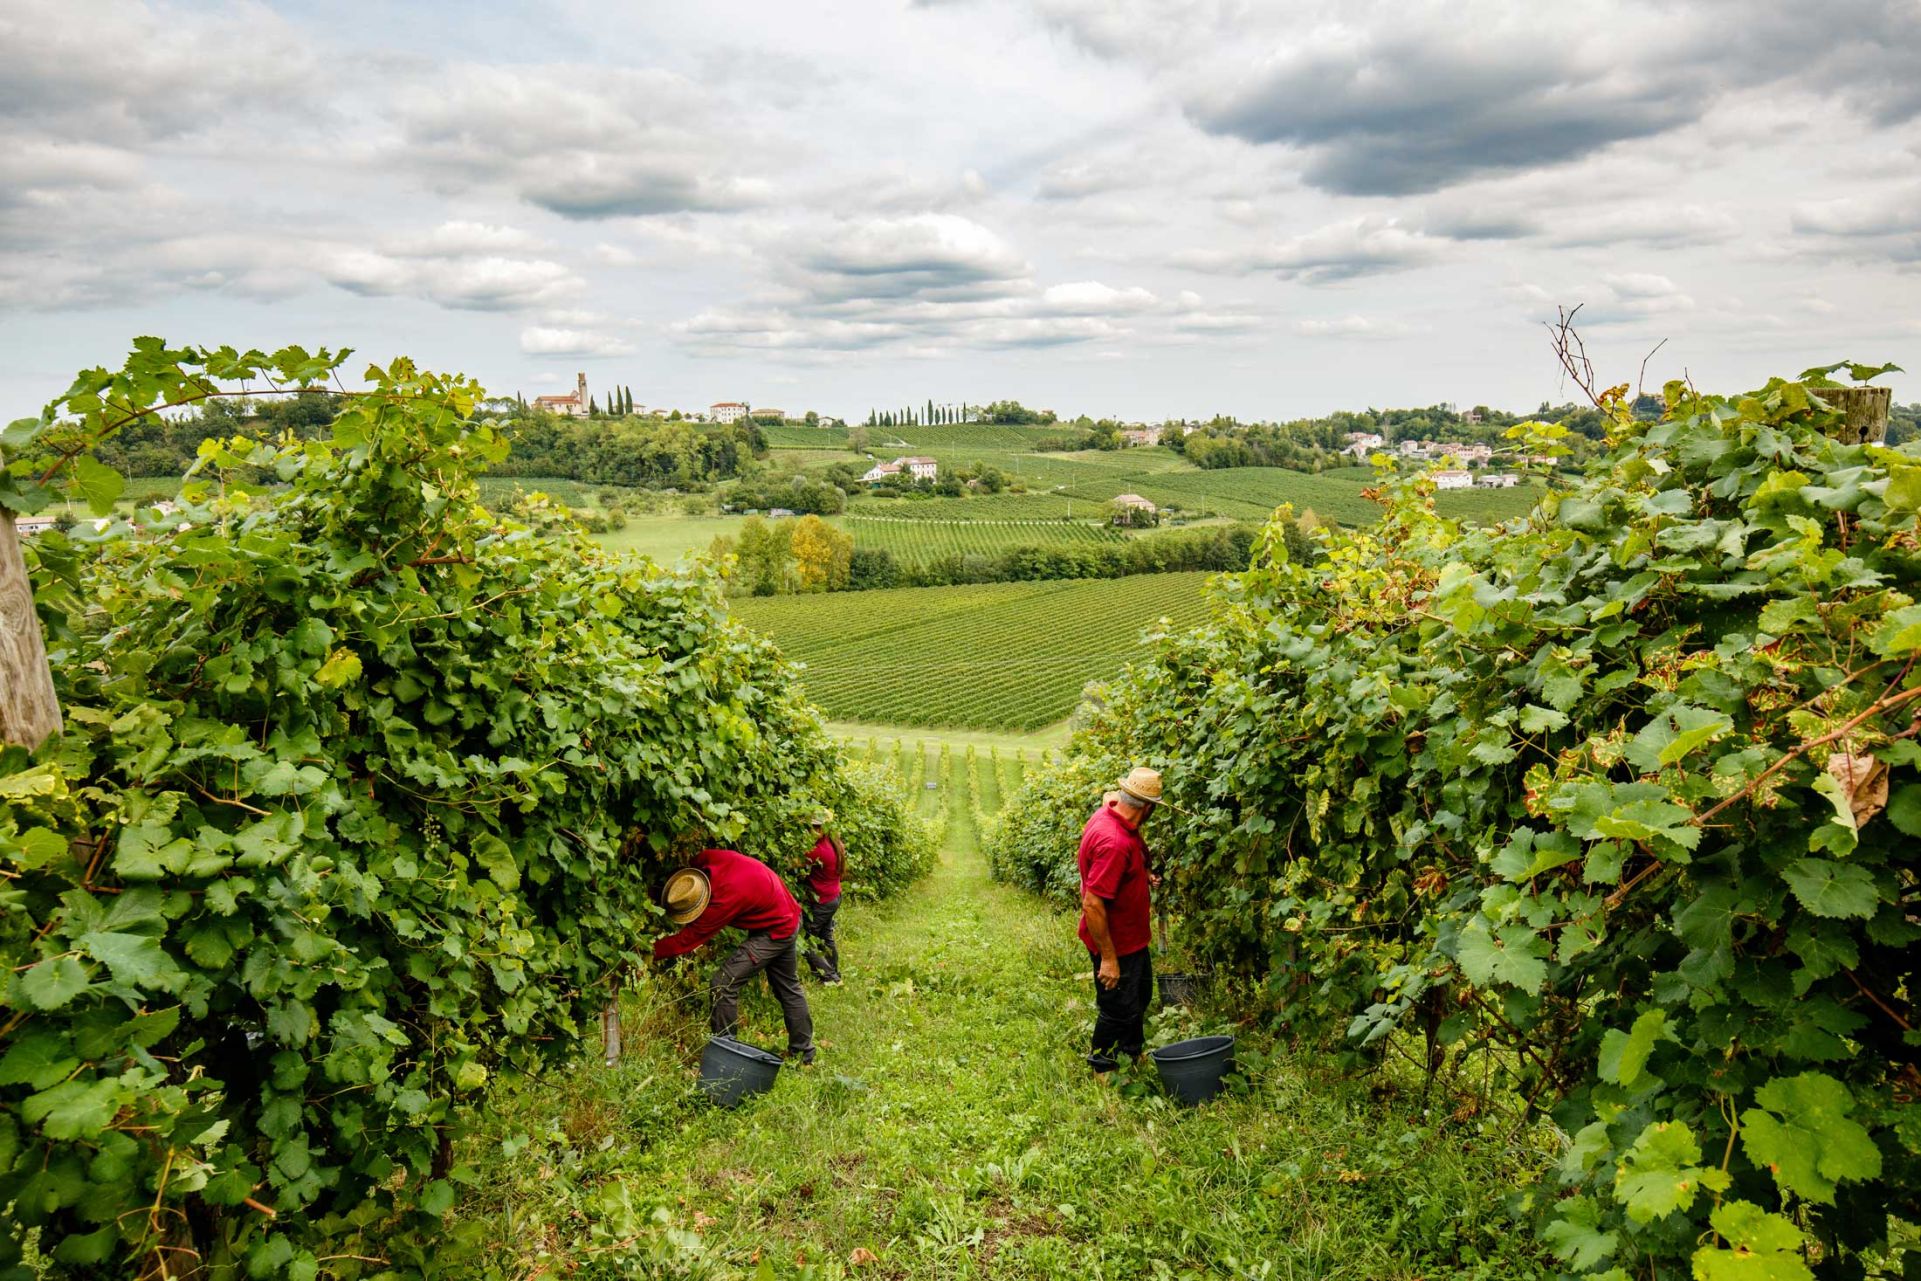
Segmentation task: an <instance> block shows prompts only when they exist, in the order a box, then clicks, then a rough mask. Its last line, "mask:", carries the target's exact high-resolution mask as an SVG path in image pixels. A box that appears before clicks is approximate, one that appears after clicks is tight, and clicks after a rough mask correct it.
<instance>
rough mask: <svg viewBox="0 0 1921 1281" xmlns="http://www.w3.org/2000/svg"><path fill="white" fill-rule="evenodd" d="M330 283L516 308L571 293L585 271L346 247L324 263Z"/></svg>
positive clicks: (448, 302)
mask: <svg viewBox="0 0 1921 1281" xmlns="http://www.w3.org/2000/svg"><path fill="white" fill-rule="evenodd" d="M320 270H321V275H322V276H323V277H324V278H325V279H326V280H327V282H328V283H330V284H333V285H337V286H339V287H340V288H342V289H345V290H347V291H349V292H351V293H356V294H363V295H367V296H370V297H391V296H395V295H400V296H406V297H414V298H423V299H426V300H427V301H429V302H432V303H437V304H438V305H440V306H442V307H452V308H455V309H458V310H471V311H511V310H514V309H516V308H520V307H530V306H535V305H538V304H540V303H547V302H554V301H557V300H560V299H565V298H570V297H573V296H574V295H576V294H577V293H579V291H580V289H581V284H582V282H581V280H580V277H578V276H576V275H575V274H574V273H573V272H572V271H570V270H568V269H567V268H566V267H563V266H562V265H561V264H559V263H557V262H550V261H548V260H546V259H540V258H502V257H498V256H492V255H490V256H486V257H457V258H420V257H412V256H405V255H396V254H387V253H380V252H377V251H374V250H365V249H343V250H338V251H336V252H334V253H333V254H331V255H329V256H328V257H327V258H326V259H325V260H324V261H323V263H322V264H321V268H320Z"/></svg>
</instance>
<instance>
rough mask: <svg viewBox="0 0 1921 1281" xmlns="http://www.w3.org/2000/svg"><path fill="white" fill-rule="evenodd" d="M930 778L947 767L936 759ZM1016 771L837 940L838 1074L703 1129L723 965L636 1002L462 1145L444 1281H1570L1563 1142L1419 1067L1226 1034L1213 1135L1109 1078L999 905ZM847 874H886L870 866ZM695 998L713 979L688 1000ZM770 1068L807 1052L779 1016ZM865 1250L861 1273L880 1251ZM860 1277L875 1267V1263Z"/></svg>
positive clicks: (1256, 1035)
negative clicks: (996, 834) (1419, 1073)
mask: <svg viewBox="0 0 1921 1281" xmlns="http://www.w3.org/2000/svg"><path fill="white" fill-rule="evenodd" d="M924 759H926V760H927V761H928V763H929V764H930V765H938V763H939V761H940V757H939V755H938V753H937V752H935V751H928V752H926V753H925V754H924ZM996 765H998V766H999V767H1000V768H999V771H998V777H997V778H996V780H995V782H996V784H997V785H998V794H999V796H1001V797H1003V798H1004V797H1006V795H1007V790H1006V780H1007V771H1006V765H1007V762H1006V760H1005V758H1002V759H1000V760H998V761H997V760H996V759H995V758H994V757H993V756H990V755H989V754H988V753H986V752H977V753H975V754H974V755H973V756H972V757H969V756H968V755H967V754H966V753H965V752H963V751H952V752H949V753H948V755H947V757H946V767H945V772H944V774H941V775H939V776H938V777H939V778H940V779H941V781H942V783H943V787H942V788H941V791H942V794H943V802H944V812H945V813H946V814H947V815H948V816H949V826H948V829H947V839H946V842H945V852H944V854H943V857H942V861H941V864H940V866H939V868H938V869H937V871H936V872H935V873H934V874H933V876H931V877H930V878H929V879H928V880H927V881H926V882H925V883H923V884H922V885H920V886H918V887H916V888H914V889H913V890H910V891H909V892H908V893H907V894H906V895H905V896H903V897H902V898H901V899H899V900H896V901H895V902H892V903H889V904H883V905H879V906H874V905H869V904H863V903H852V904H850V905H849V906H848V907H846V908H844V909H843V911H842V915H841V956H842V964H843V968H844V969H845V971H846V974H847V982H846V984H845V985H844V986H842V987H839V988H832V989H822V988H819V987H815V986H813V985H812V984H810V985H809V993H808V995H809V1000H810V1002H811V1004H812V1007H813V1012H814V1018H815V1024H816V1035H817V1038H818V1040H819V1042H820V1047H821V1059H820V1062H819V1064H818V1065H817V1066H816V1067H814V1068H812V1069H804V1070H803V1069H799V1068H793V1067H789V1068H786V1069H783V1070H782V1072H781V1074H780V1079H779V1080H778V1081H777V1082H776V1084H775V1087H774V1089H773V1090H772V1091H771V1092H770V1093H768V1094H766V1095H764V1096H761V1097H758V1098H755V1099H751V1100H749V1101H748V1102H747V1103H745V1104H744V1105H743V1106H742V1107H740V1108H739V1109H737V1110H735V1111H732V1112H723V1111H720V1110H718V1109H714V1108H711V1107H708V1106H705V1105H703V1104H701V1103H700V1102H698V1100H697V1097H696V1094H695V1090H694V1085H693V1075H694V1072H693V1066H692V1065H693V1064H694V1063H695V1062H696V1060H697V1059H698V1057H699V1052H700V1047H701V1045H702V1044H703V1043H704V1041H705V1040H706V1027H705V1011H706V994H705V992H704V990H703V989H702V987H701V986H700V983H701V982H702V981H703V980H704V978H705V975H706V973H707V972H708V971H709V970H710V969H711V968H712V966H713V965H714V964H715V963H716V962H717V961H718V960H719V959H720V953H719V952H718V950H717V949H715V948H713V947H709V948H708V949H706V951H705V952H704V953H703V954H701V955H699V956H698V957H697V959H696V962H695V963H694V964H693V965H691V966H683V967H682V971H683V973H680V974H678V975H676V976H674V977H672V978H668V979H665V980H643V982H642V983H641V984H640V985H639V986H638V987H637V988H635V989H632V990H630V991H629V992H628V994H627V995H626V997H625V998H624V1000H623V1002H622V1008H623V1024H624V1026H625V1029H626V1034H627V1043H628V1047H629V1053H628V1055H627V1056H626V1057H625V1058H623V1059H622V1060H621V1061H620V1062H618V1063H617V1064H616V1065H614V1066H613V1067H611V1068H603V1067H602V1066H601V1065H600V1063H599V1061H598V1057H597V1056H594V1057H593V1058H591V1059H590V1060H589V1061H587V1062H583V1063H582V1064H580V1065H579V1066H577V1067H575V1068H573V1069H571V1070H563V1071H560V1072H557V1073H555V1074H553V1075H551V1076H549V1077H547V1078H545V1079H542V1080H530V1079H514V1080H508V1081H503V1082H501V1083H500V1084H498V1085H497V1086H496V1087H495V1088H494V1089H493V1091H492V1093H491V1095H490V1097H489V1099H488V1102H487V1107H486V1109H485V1111H484V1114H483V1117H482V1123H481V1127H480V1130H479V1132H478V1133H477V1134H475V1135H474V1136H472V1137H471V1138H470V1139H468V1140H467V1141H466V1142H465V1143H463V1144H462V1146H461V1148H460V1150H459V1151H458V1153H457V1156H458V1158H459V1161H458V1165H457V1173H456V1177H457V1178H461V1179H464V1180H465V1184H466V1186H465V1187H464V1188H463V1191H462V1194H461V1201H460V1204H459V1206H458V1208H457V1209H456V1211H455V1215H454V1220H453V1222H452V1224H451V1230H450V1231H449V1232H448V1233H447V1246H446V1249H445V1250H444V1251H443V1252H441V1253H440V1254H438V1255H437V1256H436V1258H435V1259H434V1260H433V1261H432V1262H433V1264H434V1265H435V1268H434V1269H433V1270H432V1275H438V1276H447V1277H473V1278H479V1279H481V1281H505V1279H506V1278H532V1277H561V1276H564V1277H572V1278H578V1279H580V1281H602V1279H609V1281H611V1279H612V1278H629V1277H644V1278H662V1279H665V1278H675V1279H677V1281H678V1279H680V1278H686V1279H687V1281H762V1279H763V1278H778V1279H788V1278H792V1279H796V1281H798V1279H800V1278H811V1279H812V1281H845V1279H847V1278H898V1279H903V1281H904V1279H907V1278H914V1279H916V1281H918V1279H919V1278H962V1277H967V1278H996V1279H999V1281H1030V1279H1031V1281H1040V1279H1043V1278H1047V1279H1052V1278H1060V1277H1081V1278H1087V1279H1088V1281H1134V1279H1135V1278H1221V1279H1223V1281H1225V1279H1227V1278H1263V1279H1272V1281H1279V1279H1280V1278H1308V1277H1313V1278H1324V1279H1326V1281H1374V1279H1376V1278H1380V1279H1385V1281H1413V1279H1414V1278H1426V1279H1427V1281H1465V1279H1467V1278H1499V1279H1503V1281H1505V1279H1507V1278H1532V1277H1541V1276H1546V1275H1549V1274H1551V1273H1552V1271H1553V1269H1552V1267H1551V1266H1549V1261H1548V1260H1546V1259H1545V1258H1544V1257H1543V1253H1542V1252H1541V1251H1540V1250H1539V1249H1538V1248H1536V1247H1534V1246H1533V1245H1531V1244H1530V1241H1529V1237H1528V1234H1527V1233H1526V1231H1525V1230H1524V1229H1522V1228H1519V1227H1517V1225H1515V1224H1514V1223H1513V1222H1512V1221H1511V1220H1510V1219H1509V1217H1508V1215H1507V1213H1506V1211H1505V1209H1504V1201H1505V1198H1506V1196H1507V1195H1508V1193H1509V1191H1510V1189H1511V1185H1512V1184H1513V1183H1514V1182H1515V1181H1516V1180H1517V1179H1519V1178H1521V1177H1524V1176H1526V1175H1528V1174H1531V1173H1533V1172H1536V1171H1538V1170H1539V1169H1540V1168H1541V1167H1542V1166H1544V1165H1546V1164H1548V1163H1550V1162H1551V1161H1552V1159H1553V1155H1552V1154H1553V1153H1554V1151H1555V1150H1556V1144H1555V1142H1554V1140H1553V1138H1552V1137H1551V1136H1550V1135H1548V1134H1547V1133H1545V1132H1544V1131H1543V1130H1541V1129H1535V1128H1527V1127H1523V1126H1520V1125H1518V1124H1516V1119H1515V1118H1514V1117H1512V1116H1510V1115H1502V1114H1498V1113H1490V1112H1489V1111H1488V1110H1487V1109H1486V1107H1485V1105H1484V1103H1483V1101H1482V1100H1480V1099H1478V1098H1477V1097H1476V1096H1475V1095H1474V1094H1473V1093H1472V1092H1471V1091H1470V1090H1469V1089H1468V1088H1467V1087H1466V1086H1465V1085H1464V1084H1463V1083H1462V1082H1459V1081H1451V1082H1450V1081H1444V1082H1443V1083H1442V1084H1441V1085H1440V1086H1439V1087H1437V1090H1436V1093H1435V1095H1434V1097H1433V1098H1432V1099H1429V1100H1426V1101H1425V1102H1427V1103H1428V1104H1430V1105H1431V1106H1429V1107H1427V1108H1425V1109H1424V1108H1423V1106H1422V1105H1423V1102H1424V1100H1423V1099H1422V1098H1421V1097H1420V1094H1419V1091H1418V1089H1417V1088H1415V1087H1414V1085H1413V1084H1412V1082H1410V1081H1408V1080H1407V1079H1405V1077H1404V1076H1403V1075H1401V1074H1399V1073H1397V1071H1396V1070H1394V1069H1393V1068H1391V1067H1389V1068H1384V1069H1382V1070H1380V1071H1377V1072H1376V1073H1374V1074H1371V1075H1370V1076H1367V1077H1364V1078H1352V1077H1341V1076H1338V1075H1336V1074H1334V1073H1333V1072H1332V1071H1331V1070H1329V1069H1328V1068H1327V1067H1326V1066H1325V1063H1326V1060H1325V1059H1324V1058H1323V1057H1322V1056H1320V1055H1318V1054H1317V1053H1315V1052H1314V1050H1313V1049H1312V1048H1311V1047H1309V1048H1304V1049H1303V1050H1302V1051H1301V1052H1299V1053H1298V1054H1291V1053H1290V1052H1288V1051H1287V1050H1286V1049H1285V1048H1284V1047H1283V1046H1282V1045H1280V1044H1278V1043H1277V1042H1276V1041H1275V1040H1274V1039H1273V1038H1272V1037H1270V1036H1269V1035H1268V1034H1266V1033H1264V1032H1261V1031H1258V1030H1255V1029H1253V1028H1250V1027H1248V1026H1246V1025H1241V1026H1238V1027H1237V1026H1235V1025H1232V1024H1230V1023H1227V1022H1226V1021H1225V1020H1223V1019H1222V1018H1221V1017H1220V1014H1219V1012H1216V1011H1203V1012H1198V1013H1197V1012H1194V1011H1174V1012H1172V1013H1160V1014H1156V1015H1155V1016H1154V1018H1153V1020H1152V1022H1151V1023H1150V1029H1149V1042H1150V1044H1165V1043H1166V1042H1168V1041H1172V1040H1175V1039H1179V1038H1180V1037H1182V1036H1186V1035H1193V1034H1198V1033H1200V1032H1203V1031H1215V1030H1228V1031H1233V1032H1235V1033H1236V1035H1237V1038H1238V1042H1239V1044H1238V1049H1237V1056H1238V1059H1239V1061H1240V1063H1241V1064H1242V1065H1243V1067H1244V1068H1246V1069H1247V1071H1248V1074H1249V1075H1248V1079H1247V1081H1246V1083H1245V1084H1244V1085H1241V1086H1238V1087H1237V1088H1236V1090H1235V1091H1233V1092H1231V1093H1230V1094H1228V1095H1226V1096H1224V1097H1222V1098H1220V1099H1218V1100H1216V1101H1214V1102H1212V1103H1210V1104H1207V1105H1206V1106H1204V1107H1201V1108H1197V1109H1191V1110H1190V1109H1180V1108H1177V1107H1176V1106H1174V1105H1173V1104H1172V1103H1171V1102H1170V1101H1169V1100H1167V1099H1166V1098H1165V1097H1163V1096H1162V1095H1161V1093H1160V1092H1159V1090H1158V1087H1157V1086H1156V1085H1155V1084H1154V1083H1153V1082H1152V1080H1151V1077H1152V1070H1151V1069H1147V1068H1145V1067H1144V1068H1143V1070H1140V1071H1138V1072H1137V1071H1132V1070H1127V1069H1124V1070H1123V1071H1122V1072H1119V1073H1116V1074H1114V1075H1113V1076H1110V1077H1108V1078H1105V1079H1101V1078H1096V1077H1094V1076H1092V1075H1091V1074H1090V1073H1089V1072H1088V1071H1087V1069H1086V1067H1085V1066H1084V1065H1083V1063H1082V1062H1081V1058H1080V1056H1081V1054H1082V1053H1083V1052H1084V1050H1085V1042H1086V1040H1087V1037H1088V1033H1089V1029H1090V1027H1091V1024H1092V1000H1091V995H1090V980H1089V976H1088V964H1087V959H1086V953H1085V952H1084V951H1083V950H1082V949H1081V946H1080V944H1079V942H1078V940H1076V939H1075V937H1074V923H1073V918H1072V917H1071V916H1068V915H1062V914H1060V913H1058V912H1056V911H1055V910H1053V909H1052V908H1050V907H1048V906H1047V905H1045V904H1043V903H1041V902H1040V901H1039V900H1037V899H1035V898H1032V897H1030V896H1028V895H1025V894H1022V893H1020V892H1019V891H1016V890H1013V889H1010V888H1008V887H1005V886H1001V885H997V884H995V883H993V882H991V881H990V880H989V879H988V877H987V872H986V868H985V866H984V863H983V860H982V859H981V857H980V855H979V853H978V850H977V846H978V842H979V838H980V833H979V831H978V830H976V828H975V827H974V824H973V821H972V815H971V806H969V805H968V804H967V798H968V796H969V795H970V787H971V794H972V795H973V796H975V797H977V798H978V799H979V800H980V801H981V805H982V809H983V811H984V812H985V813H986V814H988V815H990V816H991V814H992V812H993V808H992V807H991V806H990V805H989V804H988V803H987V802H988V798H989V797H990V796H993V795H995V791H994V790H992V789H990V787H989V786H988V785H987V784H986V782H985V781H984V775H985V774H986V773H987V772H988V771H989V770H990V769H994V768H995V766H996ZM850 856H851V857H854V858H858V857H859V852H858V851H850ZM685 971H692V972H691V973H686V972H685ZM743 1018H744V1024H743V1029H742V1035H743V1037H744V1038H745V1039H747V1040H749V1041H753V1042H756V1043H759V1044H763V1045H778V1044H779V1043H780V1034H779V1027H780V1024H779V1017H778V1013H777V1011H776V1010H775V1008H774V1006H773V1003H772V1001H771V1000H770V999H769V998H768V996H767V993H766V991H765V988H764V986H763V985H762V984H760V983H759V982H758V981H757V982H756V983H755V984H754V985H753V986H751V987H750V988H749V989H748V991H747V994H746V1000H745V1002H744V1004H743ZM857 1252H858V1253H857ZM857 1259H858V1260H859V1261H858V1262H856V1260H857Z"/></svg>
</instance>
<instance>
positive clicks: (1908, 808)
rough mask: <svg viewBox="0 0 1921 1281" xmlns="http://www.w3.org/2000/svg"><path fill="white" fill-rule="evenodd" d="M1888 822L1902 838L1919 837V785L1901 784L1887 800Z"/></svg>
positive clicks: (1920, 787)
mask: <svg viewBox="0 0 1921 1281" xmlns="http://www.w3.org/2000/svg"><path fill="white" fill-rule="evenodd" d="M1888 821H1889V822H1890V823H1893V824H1894V825H1895V827H1897V828H1898V829H1900V831H1901V833H1902V835H1904V836H1921V783H1903V784H1902V785H1901V786H1900V787H1898V788H1896V789H1895V792H1894V795H1893V796H1891V797H1889V798H1888Z"/></svg>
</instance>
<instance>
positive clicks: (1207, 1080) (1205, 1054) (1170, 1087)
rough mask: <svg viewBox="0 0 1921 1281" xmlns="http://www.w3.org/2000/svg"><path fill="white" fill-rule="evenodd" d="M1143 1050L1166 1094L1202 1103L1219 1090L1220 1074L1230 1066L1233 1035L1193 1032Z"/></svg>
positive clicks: (1190, 1101) (1232, 1061)
mask: <svg viewBox="0 0 1921 1281" xmlns="http://www.w3.org/2000/svg"><path fill="white" fill-rule="evenodd" d="M1147 1054H1148V1057H1149V1058H1151V1059H1153V1060H1154V1066H1155V1067H1157V1068H1159V1069H1160V1071H1161V1084H1163V1085H1165V1086H1166V1087H1167V1092H1168V1093H1169V1094H1171V1095H1173V1096H1174V1097H1175V1098H1177V1099H1179V1100H1180V1101H1181V1102H1183V1103H1188V1104H1194V1103H1205V1102H1207V1101H1208V1100H1209V1099H1211V1098H1213V1097H1214V1096H1215V1095H1216V1094H1219V1093H1220V1092H1221V1078H1222V1077H1223V1076H1225V1075H1227V1072H1228V1070H1229V1069H1230V1068H1232V1067H1233V1066H1234V1038H1233V1037H1231V1036H1197V1037H1195V1038H1194V1039H1193V1040H1191V1041H1176V1042H1174V1044H1172V1045H1164V1046H1162V1047H1161V1048H1160V1049H1158V1050H1149V1051H1148V1052H1147Z"/></svg>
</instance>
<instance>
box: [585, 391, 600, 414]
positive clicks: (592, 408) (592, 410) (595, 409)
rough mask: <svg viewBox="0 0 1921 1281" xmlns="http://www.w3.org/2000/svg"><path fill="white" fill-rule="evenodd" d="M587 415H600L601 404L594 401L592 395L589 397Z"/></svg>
mask: <svg viewBox="0 0 1921 1281" xmlns="http://www.w3.org/2000/svg"><path fill="white" fill-rule="evenodd" d="M587 416H588V417H589V418H598V417H600V406H599V405H597V404H595V403H594V398H593V397H592V396H589V397H587Z"/></svg>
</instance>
